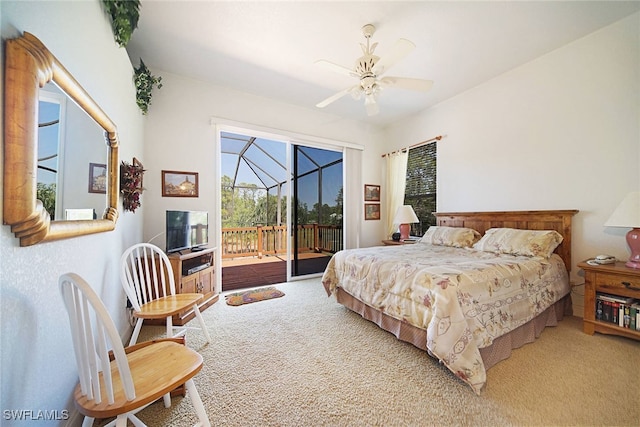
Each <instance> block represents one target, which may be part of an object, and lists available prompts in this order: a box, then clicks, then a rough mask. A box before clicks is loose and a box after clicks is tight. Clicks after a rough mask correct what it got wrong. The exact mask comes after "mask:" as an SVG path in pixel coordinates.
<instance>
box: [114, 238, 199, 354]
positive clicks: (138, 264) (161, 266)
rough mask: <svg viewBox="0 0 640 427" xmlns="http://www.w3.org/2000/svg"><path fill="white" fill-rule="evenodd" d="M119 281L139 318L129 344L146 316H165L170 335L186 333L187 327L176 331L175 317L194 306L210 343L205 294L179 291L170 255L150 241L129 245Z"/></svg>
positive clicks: (123, 259) (137, 333)
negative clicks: (201, 304) (203, 303)
mask: <svg viewBox="0 0 640 427" xmlns="http://www.w3.org/2000/svg"><path fill="white" fill-rule="evenodd" d="M120 267H121V269H120V282H121V283H122V287H123V288H124V291H125V292H126V294H127V297H129V301H130V302H131V305H132V306H133V315H134V316H135V317H136V318H137V319H138V320H137V321H136V326H135V328H134V330H133V334H132V335H131V341H130V342H129V345H133V344H135V343H136V341H137V339H138V335H139V334H140V328H142V323H143V321H144V319H166V325H167V337H174V336H180V335H183V334H184V333H185V332H186V328H181V330H180V331H179V332H178V333H177V334H174V333H173V330H174V326H173V320H172V316H174V315H176V314H178V313H180V312H184V311H186V310H190V309H192V310H193V312H194V313H195V315H196V318H197V319H198V322H199V323H200V327H201V329H202V332H203V333H204V336H205V338H206V339H207V342H211V336H210V335H209V331H208V330H207V327H206V325H205V323H204V319H203V318H202V314H200V309H199V308H198V303H199V302H200V301H202V300H203V298H204V295H202V294H199V293H179V294H176V285H175V279H174V276H173V268H172V267H171V263H170V262H169V258H168V257H167V255H166V254H165V253H164V252H163V251H162V250H161V249H160V248H159V247H157V246H155V245H152V244H150V243H138V244H136V245H133V246H131V247H130V248H128V249H127V250H126V251H125V252H124V253H123V254H122V257H121V259H120Z"/></svg>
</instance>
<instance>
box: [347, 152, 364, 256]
mask: <svg viewBox="0 0 640 427" xmlns="http://www.w3.org/2000/svg"><path fill="white" fill-rule="evenodd" d="M343 154H344V171H345V175H344V176H345V179H344V194H343V200H344V203H343V209H344V212H343V214H344V217H343V218H344V221H343V222H342V224H343V225H342V226H343V228H344V230H343V232H344V236H345V242H344V245H345V249H354V248H359V247H360V224H361V221H362V203H363V201H364V196H363V191H362V188H363V186H362V151H361V150H358V149H353V148H345V150H344V153H343Z"/></svg>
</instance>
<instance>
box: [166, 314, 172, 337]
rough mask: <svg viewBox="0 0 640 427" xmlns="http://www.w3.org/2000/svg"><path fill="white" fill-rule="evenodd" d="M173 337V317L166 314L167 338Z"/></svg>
mask: <svg viewBox="0 0 640 427" xmlns="http://www.w3.org/2000/svg"><path fill="white" fill-rule="evenodd" d="M171 337H173V319H172V318H171V316H167V338H171Z"/></svg>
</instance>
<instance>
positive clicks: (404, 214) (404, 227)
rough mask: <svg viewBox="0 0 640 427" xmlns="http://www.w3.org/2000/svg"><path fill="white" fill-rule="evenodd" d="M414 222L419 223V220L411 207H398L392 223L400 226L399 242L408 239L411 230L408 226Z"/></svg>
mask: <svg viewBox="0 0 640 427" xmlns="http://www.w3.org/2000/svg"><path fill="white" fill-rule="evenodd" d="M414 222H419V220H418V217H417V216H416V213H415V212H414V211H413V208H412V207H411V205H402V206H400V207H399V208H398V210H397V211H396V216H395V217H393V223H394V224H400V241H403V240H405V239H408V238H409V231H410V230H411V226H410V225H409V224H411V223H414Z"/></svg>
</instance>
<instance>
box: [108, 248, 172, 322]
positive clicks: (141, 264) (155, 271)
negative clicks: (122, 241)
mask: <svg viewBox="0 0 640 427" xmlns="http://www.w3.org/2000/svg"><path fill="white" fill-rule="evenodd" d="M120 281H121V282H122V287H123V288H124V290H125V292H126V293H127V296H128V297H129V300H130V301H131V304H132V305H133V308H134V309H135V310H136V311H139V310H140V306H142V305H143V304H146V303H148V302H150V301H153V300H155V299H158V298H162V297H165V296H169V295H175V293H176V285H175V279H174V276H173V269H172V267H171V262H170V261H169V257H167V254H165V253H164V251H162V249H160V248H159V247H157V246H155V245H152V244H150V243H138V244H136V245H133V246H131V247H130V248H128V249H127V250H126V251H124V253H123V254H122V257H121V258H120Z"/></svg>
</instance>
